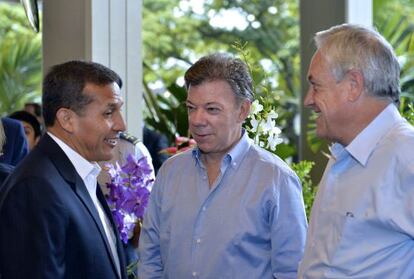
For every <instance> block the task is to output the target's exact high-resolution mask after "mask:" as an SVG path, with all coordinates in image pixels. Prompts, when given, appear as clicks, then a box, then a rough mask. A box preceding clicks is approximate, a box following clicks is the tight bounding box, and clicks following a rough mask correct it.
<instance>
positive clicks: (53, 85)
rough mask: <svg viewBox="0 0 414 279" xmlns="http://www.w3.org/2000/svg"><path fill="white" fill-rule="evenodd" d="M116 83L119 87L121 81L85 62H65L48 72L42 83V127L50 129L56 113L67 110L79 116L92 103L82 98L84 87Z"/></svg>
mask: <svg viewBox="0 0 414 279" xmlns="http://www.w3.org/2000/svg"><path fill="white" fill-rule="evenodd" d="M113 82H116V83H117V84H118V85H119V87H122V80H121V78H120V77H119V75H118V74H117V73H115V72H114V71H112V70H111V69H109V68H107V67H105V66H103V65H101V64H98V63H95V62H86V61H78V60H74V61H69V62H65V63H63V64H58V65H55V66H53V67H51V68H50V70H49V72H48V73H47V74H46V76H45V78H44V80H43V95H42V105H43V118H44V122H45V126H46V127H48V126H52V125H53V124H54V122H55V118H56V112H57V111H58V110H59V109H60V108H68V109H71V110H73V111H75V112H76V113H81V112H82V110H83V109H84V107H85V106H86V105H88V104H89V103H90V102H92V99H91V98H90V97H88V96H87V95H85V94H83V93H84V92H83V90H84V88H85V86H86V84H87V83H92V84H95V85H102V86H103V85H107V84H110V83H113Z"/></svg>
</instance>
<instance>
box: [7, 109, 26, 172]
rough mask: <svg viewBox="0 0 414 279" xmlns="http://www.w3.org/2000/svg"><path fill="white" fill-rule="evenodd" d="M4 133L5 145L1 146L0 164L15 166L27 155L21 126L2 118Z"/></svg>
mask: <svg viewBox="0 0 414 279" xmlns="http://www.w3.org/2000/svg"><path fill="white" fill-rule="evenodd" d="M1 122H2V123H3V128H4V133H5V134H6V144H5V145H4V146H3V153H4V154H3V155H2V156H0V162H1V163H5V164H9V165H12V166H16V165H17V164H18V163H19V162H20V161H21V160H23V158H24V157H25V156H26V155H27V153H29V145H28V143H27V139H26V135H25V134H24V129H23V126H22V124H21V123H20V122H19V121H18V120H15V119H11V118H8V117H3V118H2V119H1Z"/></svg>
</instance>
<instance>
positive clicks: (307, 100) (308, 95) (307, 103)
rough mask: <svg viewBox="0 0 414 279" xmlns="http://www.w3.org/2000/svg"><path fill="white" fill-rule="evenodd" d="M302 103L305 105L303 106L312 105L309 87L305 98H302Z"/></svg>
mask: <svg viewBox="0 0 414 279" xmlns="http://www.w3.org/2000/svg"><path fill="white" fill-rule="evenodd" d="M303 104H304V105H305V107H309V106H312V105H313V92H312V90H311V88H309V89H308V92H307V93H306V96H305V99H304V100H303Z"/></svg>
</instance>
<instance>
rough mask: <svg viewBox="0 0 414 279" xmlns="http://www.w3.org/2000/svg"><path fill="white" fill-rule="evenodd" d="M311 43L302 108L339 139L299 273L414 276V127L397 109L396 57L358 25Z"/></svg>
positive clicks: (324, 134)
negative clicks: (312, 51)
mask: <svg viewBox="0 0 414 279" xmlns="http://www.w3.org/2000/svg"><path fill="white" fill-rule="evenodd" d="M315 42H316V46H317V51H316V53H315V55H314V56H313V58H312V62H311V65H310V67H309V73H308V79H309V83H310V88H309V90H308V93H307V95H306V98H305V106H307V107H309V108H311V109H312V110H313V111H315V112H316V113H317V115H318V118H317V120H316V124H317V135H318V136H319V137H321V138H325V139H328V140H330V141H332V142H334V144H333V146H332V147H331V152H332V156H331V158H330V160H329V162H328V165H327V167H326V170H325V173H324V175H323V177H322V180H321V183H320V186H319V191H318V194H317V196H316V199H315V203H314V205H313V209H312V215H311V220H310V227H309V231H308V237H307V243H306V248H305V255H304V258H303V260H302V263H301V265H300V268H299V278H315V279H320V278H398V279H404V278H414V148H413V147H414V129H413V127H412V126H411V125H410V124H409V123H407V121H406V120H405V119H404V118H403V117H401V115H400V114H399V112H398V109H397V105H398V103H399V94H400V88H399V74H400V68H399V65H398V61H397V58H396V56H395V54H394V52H393V50H392V47H391V46H390V44H389V43H388V42H387V41H386V40H385V39H384V38H383V37H382V36H381V35H380V34H379V33H378V32H376V31H374V30H371V29H368V28H364V27H361V26H356V25H350V24H344V25H340V26H334V27H332V28H330V29H328V30H326V31H322V32H319V33H317V34H316V36H315Z"/></svg>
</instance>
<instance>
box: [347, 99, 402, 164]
mask: <svg viewBox="0 0 414 279" xmlns="http://www.w3.org/2000/svg"><path fill="white" fill-rule="evenodd" d="M401 118H402V117H401V115H400V113H399V112H398V109H397V107H396V106H395V105H394V104H389V105H388V106H387V107H386V108H385V109H384V110H383V111H382V112H381V113H380V114H378V115H377V117H375V118H374V120H373V121H371V123H369V124H368V126H367V127H366V128H365V129H364V130H362V131H361V132H360V133H359V134H358V135H357V136H356V137H355V138H354V139H353V140H352V142H351V143H350V144H349V145H348V146H347V147H345V149H346V150H347V151H348V153H349V154H351V156H352V157H354V158H355V159H356V160H357V161H358V162H359V163H360V164H361V165H363V166H365V165H366V163H367V161H368V158H369V156H370V155H371V153H372V152H373V150H374V148H375V146H376V145H377V144H378V142H379V141H380V140H381V138H382V137H383V136H384V135H385V134H387V132H388V131H389V130H390V129H391V127H392V126H393V125H394V124H395V123H396V122H398V121H399V120H400V119H401Z"/></svg>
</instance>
